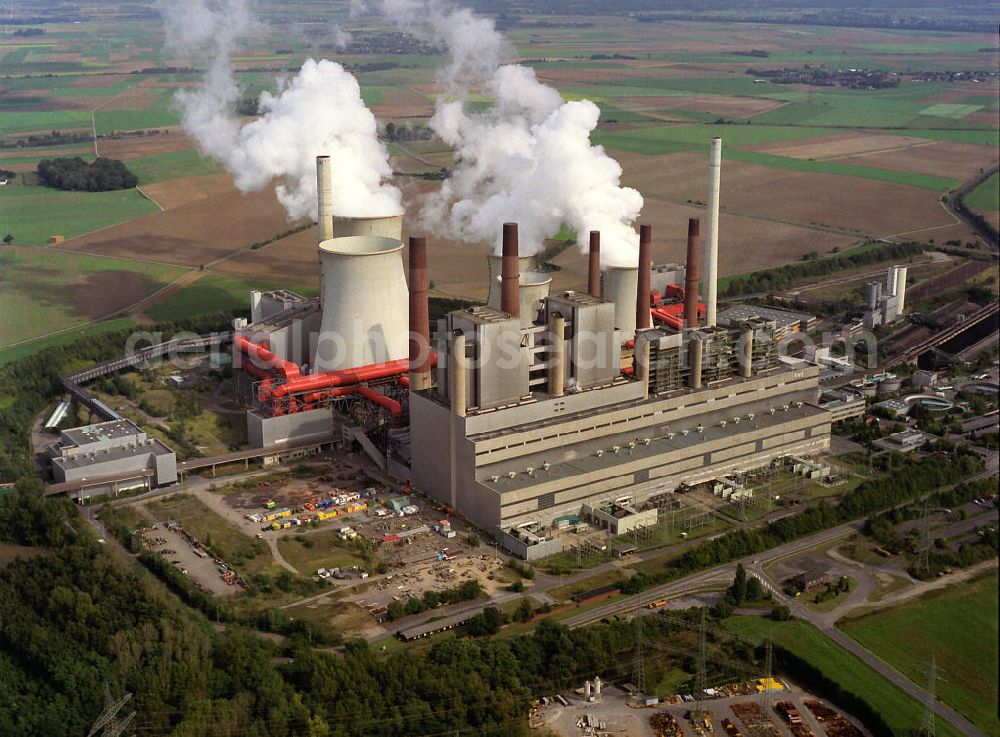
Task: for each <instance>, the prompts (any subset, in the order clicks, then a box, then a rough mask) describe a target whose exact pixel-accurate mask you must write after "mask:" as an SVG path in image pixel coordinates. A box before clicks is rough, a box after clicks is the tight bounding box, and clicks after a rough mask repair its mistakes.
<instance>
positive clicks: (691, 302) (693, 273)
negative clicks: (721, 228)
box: [684, 218, 701, 328]
mask: <svg viewBox="0 0 1000 737" xmlns="http://www.w3.org/2000/svg"><path fill="white" fill-rule="evenodd" d="M700 228H701V225H700V223H699V221H698V218H688V247H687V266H686V268H685V269H684V324H685V325H686V326H687V327H689V328H696V327H698V231H699V230H700Z"/></svg>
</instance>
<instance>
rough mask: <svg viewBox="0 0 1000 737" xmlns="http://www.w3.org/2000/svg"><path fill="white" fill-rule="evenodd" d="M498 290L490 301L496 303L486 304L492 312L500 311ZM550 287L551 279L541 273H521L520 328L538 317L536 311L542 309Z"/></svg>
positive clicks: (519, 287)
mask: <svg viewBox="0 0 1000 737" xmlns="http://www.w3.org/2000/svg"><path fill="white" fill-rule="evenodd" d="M499 284H500V282H499V280H498V281H497V285H498V288H497V289H495V290H494V294H491V295H490V299H495V300H496V302H495V303H494V302H492V301H491V302H488V303H487V304H488V306H490V307H492V308H493V309H494V310H499V309H500V289H499ZM551 286H552V277H551V276H549V275H548V274H545V273H543V272H541V271H526V272H522V273H521V279H520V284H519V286H518V292H519V293H520V295H521V327H523V328H526V327H528V326H529V325H531V324H532V323H533V322H534V321H535V318H536V317H538V311H539V310H540V309H541V308H542V302H543V301H544V300H545V298H546V297H548V296H549V289H550V287H551Z"/></svg>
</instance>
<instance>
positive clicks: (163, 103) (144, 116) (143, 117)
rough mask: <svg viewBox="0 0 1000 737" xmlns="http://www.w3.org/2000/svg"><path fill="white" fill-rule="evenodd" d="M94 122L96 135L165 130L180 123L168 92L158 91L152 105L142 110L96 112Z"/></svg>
mask: <svg viewBox="0 0 1000 737" xmlns="http://www.w3.org/2000/svg"><path fill="white" fill-rule="evenodd" d="M94 120H95V123H96V125H97V132H98V133H111V132H113V131H127V130H142V129H144V128H166V127H168V126H171V125H177V124H178V123H180V118H178V117H177V113H176V112H175V110H174V108H173V103H172V101H171V95H170V90H160V94H159V95H158V96H157V97H156V99H155V100H154V101H153V103H152V104H151V105H149V106H148V107H146V108H143V109H142V110H98V111H97V112H96V113H94Z"/></svg>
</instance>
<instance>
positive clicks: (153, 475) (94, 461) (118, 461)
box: [48, 420, 177, 498]
mask: <svg viewBox="0 0 1000 737" xmlns="http://www.w3.org/2000/svg"><path fill="white" fill-rule="evenodd" d="M48 455H49V458H50V459H51V462H52V475H53V477H54V478H55V481H56V483H63V482H67V481H70V482H74V481H83V480H93V482H94V483H93V484H92V485H87V486H85V487H84V488H82V489H81V490H80V491H78V492H77V494H76V496H77V498H86V497H90V496H95V495H101V494H109V493H116V492H118V491H123V490H126V489H134V488H152V487H154V486H163V485H164V484H172V483H174V482H175V481H176V480H177V457H176V455H175V454H174V451H173V450H171V449H170V448H169V447H167V446H166V445H164V444H163V443H161V442H160V441H159V440H157V439H156V438H150V437H148V436H147V434H146V433H145V432H144V431H143V430H142V429H141V428H139V427H138V426H137V425H136V424H135V423H133V422H131V421H129V420H112V421H111V422H102V423H99V424H97V425H87V426H85V427H75V428H72V429H70V430H63V431H62V432H61V433H60V437H59V441H58V442H57V443H55V444H53V445H52V446H51V447H50V448H49V449H48ZM127 474H134V475H131V476H127ZM103 477H115V478H116V480H115V481H114V482H104V481H102V478H103Z"/></svg>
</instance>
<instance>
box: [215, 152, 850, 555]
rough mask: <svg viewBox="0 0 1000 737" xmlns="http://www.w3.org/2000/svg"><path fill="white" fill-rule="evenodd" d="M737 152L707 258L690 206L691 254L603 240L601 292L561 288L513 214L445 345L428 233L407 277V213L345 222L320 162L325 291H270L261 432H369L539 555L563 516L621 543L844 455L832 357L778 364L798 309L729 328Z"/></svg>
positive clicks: (423, 484)
mask: <svg viewBox="0 0 1000 737" xmlns="http://www.w3.org/2000/svg"><path fill="white" fill-rule="evenodd" d="M720 161H721V142H720V141H719V140H718V139H715V140H713V142H712V148H711V157H710V167H709V170H710V175H709V212H708V224H709V227H708V237H707V238H706V241H705V244H704V246H705V248H704V252H702V251H701V250H700V245H701V244H700V233H699V222H698V220H694V219H692V220H690V221H689V223H688V243H687V258H686V261H685V263H684V264H683V265H681V264H666V265H654V264H653V263H652V261H651V256H650V254H651V248H652V235H651V231H650V229H649V227H648V226H645V225H644V226H641V228H640V234H639V235H640V237H639V258H638V262H637V263H636V264H635V265H634V266H617V267H605V268H604V269H603V271H602V268H601V258H600V234H599V233H597V232H593V233H591V234H590V249H589V264H590V268H589V272H588V280H587V284H586V290H585V291H561V292H553V290H552V288H551V278H550V277H549V276H548V275H546V274H545V273H543V272H540V271H537V270H536V268H537V265H536V264H535V261H534V259H533V257H531V256H524V255H522V254H521V253H520V251H519V244H518V237H517V226H516V224H514V223H506V224H504V226H503V239H502V243H503V247H502V253H501V254H499V255H494V256H491V257H490V259H489V264H490V277H489V297H488V299H487V304H486V305H481V306H474V307H470V308H467V309H462V310H456V311H453V312H451V313H449V314H448V315H447V316H446V319H445V320H444V323H443V329H441V330H439V331H438V332H437V334H436V335H435V336H434V339H433V341H432V338H431V335H430V328H429V320H428V311H429V310H428V298H427V292H428V282H429V277H428V264H427V251H426V243H425V241H424V240H423V239H422V238H411V239H410V243H409V254H408V255H409V285H408V286H407V281H406V278H405V273H404V269H403V259H402V248H403V244H402V241H401V239H400V233H401V227H402V226H401V221H400V219H399V217H398V216H391V217H386V218H367V219H353V220H352V219H347V218H333V217H332V204H331V203H330V202H329V200H328V197H329V188H328V186H325V185H324V180H325V179H327V180H328V177H329V172H328V167H329V159H325V157H320V159H319V161H318V166H317V173H318V181H319V185H320V186H319V193H320V208H319V209H320V243H319V244H318V258H319V262H320V264H321V273H322V276H321V290H320V298H319V300H318V301H317V300H305V299H303V298H301V297H299V296H298V295H293V294H291V293H280V294H279V293H270V294H260V295H255V296H254V304H255V305H256V307H257V311H256V313H253V314H252V315H251V319H252V322H251V323H249V324H247V325H241V326H239V327H240V328H241V329H240V331H239V334H238V335H237V336H236V338H235V340H234V345H235V348H236V350H237V352H238V356H239V357H241V358H242V359H243V361H242V364H243V368H244V376H243V381H244V396H245V398H246V400H247V402H248V405H249V406H248V413H247V417H248V425H249V428H250V437H251V438H252V440H253V442H254V443H255V444H261V445H264V446H269V445H281V444H282V443H288V442H292V441H298V440H300V439H301V438H303V437H310V436H321V435H324V434H329V433H331V432H335V431H337V429H338V428H342V429H343V430H344V432H345V433H346V432H347V431H348V430H349V429H350V430H351V432H353V433H354V435H353V437H354V438H355V439H358V440H359V442H362V441H363V442H362V447H363V448H364V449H365V450H366V451H367V452H368V453H369V454H370V455H373V456H376V457H377V458H376V460H378V461H380V465H382V467H383V468H386V469H387V470H389V471H390V472H393V473H396V474H397V475H399V476H401V477H406V478H412V480H413V483H414V486H415V487H416V488H417V489H418V490H420V491H422V492H423V493H426V494H427V495H428V496H430V497H431V498H433V499H435V500H437V501H438V502H440V503H442V504H443V505H444V506H445V507H447V508H450V509H452V510H455V511H456V512H457V513H459V514H461V515H464V516H465V517H466V518H468V519H469V520H470V521H472V522H474V523H475V524H477V525H478V526H479V527H481V528H482V529H484V530H485V531H487V532H488V533H489V534H491V535H494V536H496V537H497V538H498V539H500V540H501V542H502V544H503V545H504V546H505V547H506V548H508V549H509V550H512V551H514V552H515V553H517V554H519V555H522V557H526V558H533V557H539V555H542V554H545V555H547V554H550V553H553V552H557V551H558V550H559V549H561V541H560V540H559V539H557V538H553V535H552V534H551V533H550V532H549V530H551V528H552V524H553V522H554V520H556V518H559V517H562V518H566V517H567V516H570V517H574V518H577V517H582V518H585V519H587V520H588V521H590V522H591V524H594V525H597V526H600V527H603V528H605V529H609V530H611V531H612V532H613V533H616V534H621V533H624V532H628V531H630V530H634V529H637V528H639V527H642V526H645V525H648V524H655V521H656V510H655V509H648V508H647V507H646V502H647V501H648V500H649V498H650V497H652V496H654V495H656V494H662V493H663V492H664V491H671V490H673V489H675V488H677V487H679V486H681V485H688V486H691V485H696V484H700V483H703V482H710V481H712V480H715V479H719V478H723V477H725V476H726V475H728V474H733V473H739V472H744V471H748V470H752V469H756V468H760V467H762V466H766V465H768V464H770V463H771V462H772V461H773V460H775V459H778V458H782V457H786V456H791V455H794V456H798V457H805V456H809V455H815V454H817V453H821V452H824V451H826V450H827V449H828V447H829V442H830V422H831V413H830V412H828V411H826V410H824V409H822V408H820V407H819V406H818V405H817V404H816V402H817V401H818V398H819V397H818V394H819V378H818V377H819V371H820V369H819V367H817V366H806V365H795V366H792V367H789V366H787V365H785V364H784V363H782V361H780V360H779V357H778V351H777V342H778V340H779V339H780V337H781V336H782V335H783V334H785V333H786V332H787V331H789V330H791V329H792V327H791V326H792V325H793V324H794V322H795V321H790V320H786V319H784V318H785V316H784V315H780V316H778V317H780V318H781V319H782V321H781V322H780V323H779V321H778V320H777V319H776V316H775V315H773V314H769V313H765V312H759V313H757V312H755V313H754V314H746V315H742V314H730V315H727V316H726V317H725V320H724V323H725V324H723V321H722V320H718V319H717V306H716V286H717V285H716V281H717V260H718V227H717V223H718V204H719V179H720ZM702 263H703V264H704V265H705V277H704V279H699V264H702ZM701 293H704V294H705V299H704V300H703V301H702V300H700V299H699V294H701ZM407 294H408V297H409V299H408V302H407ZM797 317H798V318H799V324H801V317H802V316H797ZM404 475H405V476H404Z"/></svg>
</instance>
